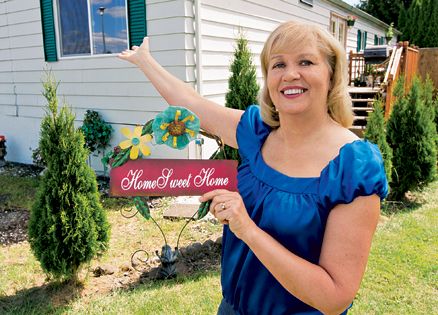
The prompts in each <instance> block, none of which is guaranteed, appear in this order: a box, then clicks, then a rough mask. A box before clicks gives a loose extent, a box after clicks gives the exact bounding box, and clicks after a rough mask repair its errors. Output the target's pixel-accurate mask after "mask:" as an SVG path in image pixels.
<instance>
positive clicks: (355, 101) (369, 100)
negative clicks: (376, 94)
mask: <svg viewBox="0 0 438 315" xmlns="http://www.w3.org/2000/svg"><path fill="white" fill-rule="evenodd" d="M351 101H352V102H353V103H358V102H367V103H373V102H374V99H373V98H352V99H351Z"/></svg>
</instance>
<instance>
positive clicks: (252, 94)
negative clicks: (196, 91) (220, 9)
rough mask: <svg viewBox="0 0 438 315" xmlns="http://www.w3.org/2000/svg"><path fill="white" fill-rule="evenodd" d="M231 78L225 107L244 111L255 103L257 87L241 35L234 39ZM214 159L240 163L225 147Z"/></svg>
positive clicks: (245, 43)
mask: <svg viewBox="0 0 438 315" xmlns="http://www.w3.org/2000/svg"><path fill="white" fill-rule="evenodd" d="M230 71H231V77H230V78H229V79H228V92H227V94H226V96H225V106H226V107H229V108H235V109H241V110H245V109H246V108H247V107H248V106H250V105H252V104H256V103H257V96H258V92H259V85H258V83H257V71H256V67H255V65H254V64H253V62H252V53H251V51H250V49H249V48H248V40H247V39H246V38H245V37H244V35H243V34H242V33H241V34H240V35H239V37H238V38H237V39H236V49H235V51H234V60H233V62H232V63H231V66H230ZM224 151H225V154H224V152H223V151H221V152H220V154H218V156H217V157H216V158H219V159H223V158H227V159H232V160H238V161H240V157H239V153H238V151H237V150H236V149H234V148H232V147H229V146H225V148H224Z"/></svg>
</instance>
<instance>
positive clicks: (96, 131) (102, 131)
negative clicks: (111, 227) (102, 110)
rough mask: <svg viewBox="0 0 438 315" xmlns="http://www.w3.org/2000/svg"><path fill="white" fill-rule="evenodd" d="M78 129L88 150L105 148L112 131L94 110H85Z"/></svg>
mask: <svg viewBox="0 0 438 315" xmlns="http://www.w3.org/2000/svg"><path fill="white" fill-rule="evenodd" d="M80 129H81V130H82V132H83V134H84V138H85V144H86V146H87V147H88V149H89V150H90V152H94V151H96V150H100V149H105V148H106V147H107V146H108V145H109V143H110V140H111V135H112V133H113V128H112V127H111V125H110V124H108V123H107V122H105V120H103V119H102V118H101V117H100V115H99V113H98V112H96V111H94V110H87V112H86V113H85V118H84V123H83V124H82V127H81V128H80Z"/></svg>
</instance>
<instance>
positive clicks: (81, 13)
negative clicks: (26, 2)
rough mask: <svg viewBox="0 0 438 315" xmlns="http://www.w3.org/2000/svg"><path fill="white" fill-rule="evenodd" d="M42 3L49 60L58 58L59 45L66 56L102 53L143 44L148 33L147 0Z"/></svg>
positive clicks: (46, 1)
mask: <svg viewBox="0 0 438 315" xmlns="http://www.w3.org/2000/svg"><path fill="white" fill-rule="evenodd" d="M40 3H41V17H42V24H43V38H44V52H45V58H46V61H56V60H57V57H58V56H57V53H58V52H57V48H56V47H57V46H59V53H60V55H61V56H63V57H64V56H90V55H100V54H108V53H117V52H120V51H122V50H123V49H126V48H127V47H130V46H132V45H139V44H141V41H142V40H143V37H144V36H146V8H145V1H144V0H75V1H71V0H40ZM55 21H56V23H57V25H58V28H57V32H56V33H55V26H54V25H55ZM56 35H57V36H56Z"/></svg>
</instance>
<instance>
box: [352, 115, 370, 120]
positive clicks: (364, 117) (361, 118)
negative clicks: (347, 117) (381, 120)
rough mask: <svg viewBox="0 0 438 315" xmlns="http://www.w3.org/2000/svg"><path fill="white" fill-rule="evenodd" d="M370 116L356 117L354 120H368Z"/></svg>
mask: <svg viewBox="0 0 438 315" xmlns="http://www.w3.org/2000/svg"><path fill="white" fill-rule="evenodd" d="M367 119H368V116H354V120H367Z"/></svg>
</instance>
